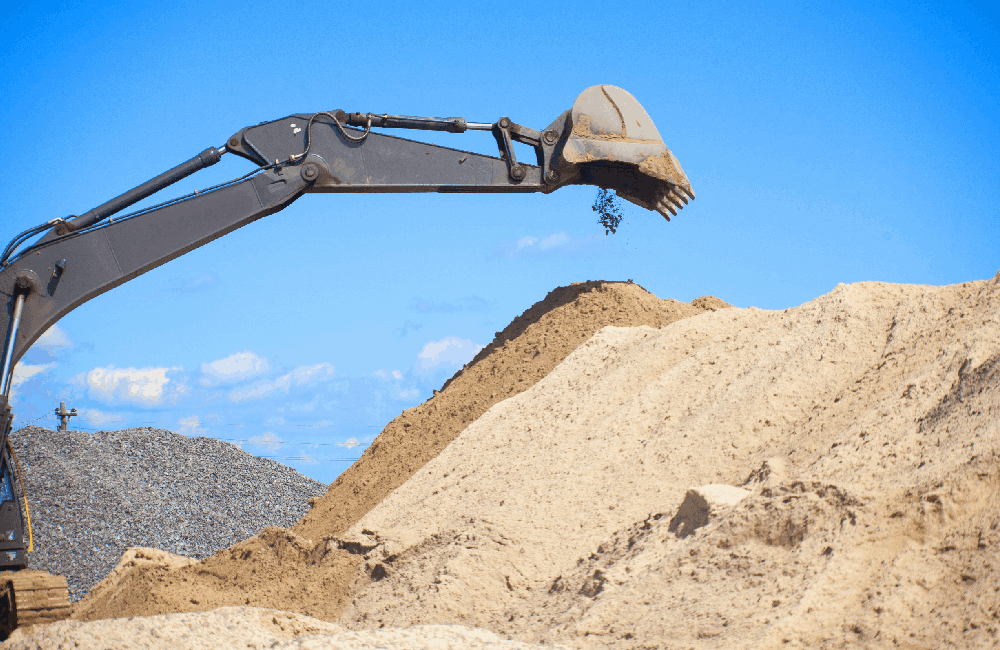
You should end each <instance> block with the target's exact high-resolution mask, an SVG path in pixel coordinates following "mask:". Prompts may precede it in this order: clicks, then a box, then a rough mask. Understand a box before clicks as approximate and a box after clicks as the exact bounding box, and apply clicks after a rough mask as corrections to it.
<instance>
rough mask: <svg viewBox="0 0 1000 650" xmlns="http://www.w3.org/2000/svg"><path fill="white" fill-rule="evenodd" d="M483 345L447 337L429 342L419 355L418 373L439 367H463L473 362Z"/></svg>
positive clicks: (455, 337)
mask: <svg viewBox="0 0 1000 650" xmlns="http://www.w3.org/2000/svg"><path fill="white" fill-rule="evenodd" d="M482 349H483V346H482V345H478V344H476V343H473V342H472V341H471V340H469V339H460V338H458V337H457V336H446V337H445V338H443V339H441V340H440V341H429V342H428V343H427V344H426V345H424V348H423V349H422V350H421V351H420V353H419V354H418V355H417V368H418V371H428V370H432V369H434V368H436V367H438V366H442V365H445V366H462V365H464V364H466V363H468V362H469V361H471V360H472V358H473V357H474V356H476V353H477V352H479V351H480V350H482Z"/></svg>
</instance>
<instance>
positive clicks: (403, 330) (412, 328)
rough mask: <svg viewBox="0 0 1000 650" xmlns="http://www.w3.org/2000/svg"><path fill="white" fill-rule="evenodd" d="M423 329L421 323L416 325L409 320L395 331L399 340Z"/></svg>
mask: <svg viewBox="0 0 1000 650" xmlns="http://www.w3.org/2000/svg"><path fill="white" fill-rule="evenodd" d="M421 327H423V325H422V324H421V323H414V322H413V321H410V320H408V321H405V322H404V323H403V325H402V327H397V328H396V329H395V333H396V336H398V337H399V338H403V337H405V336H406V335H407V334H409V333H410V332H416V331H417V330H418V329H420V328H421Z"/></svg>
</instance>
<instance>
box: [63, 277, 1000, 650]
mask: <svg viewBox="0 0 1000 650" xmlns="http://www.w3.org/2000/svg"><path fill="white" fill-rule="evenodd" d="M546 302H547V304H548V306H547V307H544V308H541V307H540V305H544V304H545V303H546ZM696 303H697V304H691V305H685V304H683V303H675V302H673V301H659V299H657V298H655V297H653V296H651V295H650V294H648V293H646V292H644V291H643V290H642V289H640V288H639V287H637V286H635V285H630V284H606V283H588V284H587V285H574V286H573V287H568V288H563V289H560V290H556V291H554V292H552V293H551V294H550V295H549V296H548V297H547V298H546V301H543V303H540V305H536V306H535V307H533V308H532V310H529V311H528V312H526V313H525V314H524V315H523V316H522V317H520V318H519V319H518V320H516V321H515V322H514V323H512V324H511V325H510V326H509V327H508V328H507V329H505V330H504V332H502V333H499V334H498V337H497V340H496V341H495V342H494V344H493V345H491V347H490V348H488V349H487V350H484V351H483V353H482V354H481V355H480V356H479V357H477V359H476V360H475V361H474V362H472V363H470V364H469V366H468V367H467V368H466V369H465V370H464V372H462V373H460V374H459V375H457V376H456V377H455V378H453V379H452V380H451V381H450V382H449V384H448V385H447V386H446V387H445V389H444V390H443V391H442V392H441V393H439V394H438V395H437V396H435V398H434V399H432V400H430V401H429V402H428V403H426V404H424V405H422V406H421V407H418V409H413V410H411V411H408V412H407V413H404V414H403V415H402V416H400V418H398V419H397V420H396V421H394V422H393V424H391V425H390V426H389V427H387V429H386V432H385V433H384V434H383V436H384V438H380V441H379V445H378V448H375V445H373V449H371V450H369V452H367V453H366V458H367V459H368V460H367V461H366V465H363V466H359V467H358V471H356V472H354V473H351V474H350V475H348V474H345V476H344V477H343V479H342V480H341V481H338V483H335V484H334V485H332V486H331V488H330V491H329V492H328V494H327V496H326V497H324V499H323V500H322V501H321V502H320V504H318V505H317V507H316V508H315V509H314V511H313V512H312V513H310V516H308V517H306V518H305V519H303V520H302V521H301V522H300V523H299V524H297V525H296V527H295V529H293V530H291V531H285V530H280V529H269V530H267V531H265V532H264V533H263V534H262V535H260V536H258V537H257V538H254V539H251V540H247V541H246V542H243V543H241V544H239V545H237V546H235V547H233V548H231V549H228V550H227V551H224V552H222V553H219V554H218V555H216V556H215V557H213V558H210V559H208V560H205V561H204V562H201V563H189V562H187V561H184V560H183V559H178V558H176V557H170V556H166V555H157V554H156V553H154V552H153V551H136V552H133V554H132V556H131V557H129V556H126V558H123V561H122V564H121V565H120V569H119V570H116V572H115V573H114V574H113V575H112V576H109V578H108V579H107V580H106V581H104V582H103V583H101V585H99V586H98V587H97V588H95V589H94V590H93V591H92V592H91V594H89V595H88V596H87V598H85V599H84V600H83V601H81V603H79V604H78V607H77V609H76V610H75V613H74V616H75V617H76V618H77V619H100V618H107V617H110V616H124V615H138V614H142V615H148V614H154V613H161V612H168V611H193V610H195V609H215V608H216V607H219V606H220V605H223V604H226V605H258V606H270V607H280V608H281V609H286V610H291V611H295V612H300V613H302V614H308V615H311V616H315V617H316V618H318V619H323V620H325V621H329V622H331V623H336V624H338V625H341V626H344V627H345V628H348V629H349V630H353V631H355V632H356V633H359V634H361V633H368V632H371V631H374V630H390V631H393V632H392V633H393V634H395V633H396V631H402V630H412V629H414V628H413V626H424V625H430V626H435V625H451V626H461V627H456V628H449V629H453V630H460V631H462V634H465V633H466V631H468V633H469V634H473V635H482V634H492V635H494V636H493V637H489V638H490V639H491V640H490V642H491V643H492V642H494V641H497V642H502V641H504V640H506V639H513V640H514V641H520V642H522V643H526V644H533V643H560V644H565V645H567V646H571V647H577V648H616V649H617V648H625V649H633V648H634V649H636V650H638V649H640V648H653V647H656V648H678V649H679V648H685V649H689V648H693V649H696V650H702V649H705V650H707V649H710V648H711V649H715V648H727V649H728V648H848V647H850V648H853V647H865V648H913V649H916V648H927V649H932V648H934V649H936V648H941V647H953V648H963V649H965V648H968V649H970V650H971V649H973V648H985V647H996V646H997V645H998V643H1000V638H998V635H1000V568H998V563H997V557H1000V554H998V551H1000V463H998V461H1000V448H998V447H1000V395H998V388H1000V274H998V275H997V277H994V278H993V279H991V280H985V281H977V282H968V283H964V284H959V285H951V286H945V287H930V286H914V285H892V284H886V283H879V282H864V283H859V284H852V285H839V286H838V287H837V288H836V289H834V290H833V291H832V292H830V293H829V294H827V295H824V296H821V297H819V298H817V299H815V300H813V301H810V302H808V303H806V304H804V305H801V306H799V307H795V308H792V309H787V310H783V311H764V310H759V309H754V308H748V309H737V308H726V309H714V310H713V309H711V308H712V307H724V306H725V304H724V303H721V301H715V300H704V301H701V302H699V301H696ZM705 307H709V308H710V309H707V310H706V309H705ZM536 308H538V309H537V310H536ZM533 310H536V311H533ZM637 314H638V316H637ZM640 317H642V318H646V319H647V320H650V321H653V322H644V323H636V322H634V321H636V320H639V318H640ZM613 318H618V319H620V320H619V321H618V322H617V323H616V322H609V321H610V319H613ZM602 319H603V320H602ZM656 319H662V320H656ZM579 323H586V325H585V326H584V325H579V326H576V324H579ZM607 325H610V326H607ZM557 330H558V331H557ZM539 359H544V361H539ZM452 391H454V393H453V395H454V399H453V400H446V399H444V398H445V397H448V396H449V393H451V392H452ZM460 396H461V397H460ZM487 396H488V397H487ZM432 407H434V408H433V409H432ZM418 415H419V417H418ZM406 424H409V425H410V426H409V427H407V426H405V425H406ZM386 433H388V434H390V435H386ZM390 441H392V444H389V442H390ZM427 448H433V449H436V451H435V453H433V454H430V453H427V454H425V455H423V456H420V457H419V458H417V459H409V458H405V456H406V455H407V453H415V452H416V450H423V449H427ZM407 450H409V451H407ZM397 461H398V462H399V463H401V465H400V466H401V467H402V468H403V469H401V470H398V471H397V470H396V469H395V466H394V465H393V463H395V462H397ZM402 463H406V464H402ZM364 467H367V471H361V470H362V469H363V468H364ZM737 488H740V489H737ZM712 495H716V496H712ZM718 495H722V497H725V498H721V497H719V498H717V497H718ZM336 500H340V502H341V503H343V504H345V505H344V506H343V509H338V508H335V507H334V505H335V502H336ZM346 504H349V505H346ZM130 563H131V564H130ZM168 565H171V566H168ZM236 594H240V598H243V599H244V600H245V602H223V601H226V600H227V599H228V600H229V601H232V600H234V599H235V595H236ZM185 598H186V599H187V601H185V600H184V599H185ZM262 603H268V605H263V604H262ZM270 603H274V604H273V605H269V604H270ZM95 624H100V622H98V623H95ZM108 624H109V625H110V624H111V623H110V622H109V623H108ZM113 625H118V623H114V624H113ZM213 625H214V624H213ZM218 629H221V628H218V627H210V626H206V627H205V634H206V635H209V634H215V633H216V632H217V630H218ZM426 629H428V630H430V629H432V628H426ZM433 629H437V628H433ZM80 633H81V634H82V632H80ZM399 633H403V632H399ZM407 633H408V632H407ZM428 634H430V632H428ZM65 638H67V639H70V638H74V637H72V635H70V634H69V633H67V636H66V637H65ZM305 638H306V637H301V638H300V639H294V640H292V641H289V643H299V646H297V647H307V646H306V645H305V644H304V642H302V641H301V640H302V639H305ZM317 638H318V637H317ZM409 638H411V639H412V638H413V637H409ZM425 645H426V644H425ZM192 647H196V646H192ZM217 647H225V646H217ZM234 647H235V646H234ZM309 647H312V646H309ZM315 647H325V646H315ZM331 647H336V646H331ZM418 647H423V646H419V643H418ZM426 647H431V646H430V645H426ZM456 647H458V646H456Z"/></svg>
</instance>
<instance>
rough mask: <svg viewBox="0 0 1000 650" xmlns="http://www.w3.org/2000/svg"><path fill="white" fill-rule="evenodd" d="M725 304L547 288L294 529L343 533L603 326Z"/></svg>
mask: <svg viewBox="0 0 1000 650" xmlns="http://www.w3.org/2000/svg"><path fill="white" fill-rule="evenodd" d="M725 307H729V304H727V303H726V302H724V301H722V300H719V299H718V298H715V297H713V296H705V297H703V298H698V299H696V300H693V301H692V302H691V303H690V304H689V303H683V302H679V301H677V300H670V299H666V300H661V299H660V298H657V297H656V296H654V295H653V294H651V293H649V292H648V291H646V290H645V289H643V288H642V287H640V286H639V285H637V284H634V283H632V282H627V283H626V282H577V283H574V284H572V285H570V286H568V287H559V288H558V289H555V290H554V291H551V292H549V294H548V295H547V296H545V298H544V299H543V300H541V301H539V302H537V303H535V304H534V305H532V306H531V308H530V309H528V310H527V311H525V312H524V313H523V314H521V315H520V316H518V317H517V318H515V319H514V320H513V321H512V322H511V323H510V325H508V326H507V327H505V328H504V330H503V331H502V332H497V333H496V338H494V339H493V341H492V342H491V343H490V344H489V345H487V346H486V347H485V348H483V349H482V350H480V351H479V354H477V355H476V357H475V358H474V359H473V360H472V361H470V362H469V363H468V364H467V365H466V367H465V368H464V369H463V370H460V371H459V372H457V373H456V374H455V376H454V377H452V378H451V379H449V380H448V382H447V383H445V385H444V387H443V388H442V390H441V391H440V392H439V393H438V394H437V395H435V396H434V397H432V398H431V399H429V400H427V401H426V402H425V403H423V404H421V405H420V406H418V407H416V408H414V409H410V410H408V411H404V412H403V413H402V414H401V415H400V416H399V417H398V418H396V419H395V420H393V421H392V422H390V423H389V424H388V426H386V428H385V430H384V431H382V433H381V435H379V437H378V438H377V439H376V440H375V442H374V443H372V445H371V446H370V447H369V448H368V449H367V450H366V451H365V453H364V454H363V455H362V457H361V458H360V459H359V460H358V461H357V462H356V463H354V464H353V465H352V466H351V467H350V468H348V470H347V471H345V472H344V473H343V474H342V475H340V476H339V477H338V478H337V480H336V481H334V482H333V483H332V484H331V485H330V489H329V490H328V492H327V493H326V496H325V497H324V498H323V499H321V500H320V501H319V503H317V504H316V506H315V507H314V508H313V510H311V511H310V512H309V513H307V514H306V515H305V517H303V518H302V520H301V521H300V522H299V523H298V524H296V525H295V526H294V527H293V530H294V531H295V532H296V533H298V534H300V535H302V536H303V537H307V538H310V539H321V538H323V537H325V536H328V535H333V534H339V533H342V532H343V531H345V530H347V529H348V528H349V527H350V526H351V525H352V524H354V523H355V522H356V521H357V520H358V518H359V517H361V516H362V515H364V514H365V513H366V512H368V511H369V510H371V508H372V507H373V506H375V504H377V503H379V502H380V501H381V500H382V499H384V498H385V496H386V495H387V494H389V493H390V492H392V491H393V490H395V489H396V488H397V487H399V486H400V485H402V484H403V483H404V482H405V481H406V480H407V479H409V478H410V476H412V475H413V473H414V472H415V471H417V470H418V469H420V468H421V467H423V466H424V464H425V463H426V462H427V461H429V460H430V459H432V458H434V457H435V456H437V455H438V454H439V453H441V450H442V449H444V447H445V446H447V445H448V444H449V443H450V442H451V441H452V440H454V439H455V436H457V435H458V434H459V433H460V432H461V431H462V429H464V428H465V427H467V426H468V425H469V424H470V423H471V422H473V421H474V420H475V419H476V418H478V417H479V416H480V415H482V414H483V413H485V412H486V411H487V410H488V409H489V408H490V407H491V406H493V405H494V404H498V403H499V402H502V401H503V400H505V399H507V398H508V397H513V396H514V395H517V394H519V393H522V392H523V391H525V390H527V389H528V388H530V387H531V386H533V385H534V384H535V383H536V382H537V381H538V380H540V379H541V378H543V377H545V376H546V375H547V374H549V372H551V371H552V369H553V368H555V367H556V366H557V365H559V364H560V363H562V361H563V359H565V358H566V356H567V355H568V354H569V353H570V352H572V351H573V350H575V349H576V348H577V347H578V346H579V345H580V344H582V343H583V342H584V341H586V340H587V339H589V338H590V337H591V336H593V335H594V333H595V332H596V331H597V330H599V329H601V328H602V327H604V326H605V325H617V326H619V327H635V326H638V325H648V326H650V327H663V326H665V325H667V324H669V323H672V322H674V321H676V320H679V319H681V318H687V317H689V316H695V315H697V314H700V313H702V312H704V311H713V310H716V309H722V308H725Z"/></svg>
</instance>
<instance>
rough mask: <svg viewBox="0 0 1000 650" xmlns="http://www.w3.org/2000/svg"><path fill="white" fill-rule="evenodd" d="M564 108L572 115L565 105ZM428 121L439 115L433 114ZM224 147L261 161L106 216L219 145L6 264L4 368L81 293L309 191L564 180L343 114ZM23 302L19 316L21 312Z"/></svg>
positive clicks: (266, 129) (539, 184)
mask: <svg viewBox="0 0 1000 650" xmlns="http://www.w3.org/2000/svg"><path fill="white" fill-rule="evenodd" d="M339 113H340V114H341V115H344V114H343V113H342V112H339ZM409 119H411V120H417V119H419V118H409ZM452 119H457V118H452ZM560 119H561V120H563V122H565V116H562V117H561V118H560ZM381 122H382V123H383V124H384V123H386V122H387V120H385V119H382V120H381ZM558 122H559V120H557V123H558ZM389 123H391V121H389ZM449 123H454V122H451V121H450V120H449ZM508 123H509V120H508ZM509 126H510V125H509V124H508V127H509ZM514 126H515V127H516V125H514ZM418 128H421V127H418ZM424 128H438V129H440V128H441V125H440V124H439V123H434V122H430V123H429V126H428V127H424ZM563 128H564V127H560V131H562V130H563ZM307 136H308V142H307ZM518 139H520V138H518ZM552 144H553V145H554V144H555V143H554V142H553V143H552ZM307 147H308V151H306V149H307ZM548 148H549V149H550V150H554V146H550V147H548ZM226 150H227V151H229V152H232V153H235V154H237V155H239V156H242V157H244V158H247V159H249V160H252V161H254V162H256V163H258V164H260V165H262V169H261V170H260V172H259V173H257V174H256V175H253V176H252V177H250V178H246V179H245V180H242V181H239V182H235V183H232V184H229V185H226V186H223V187H220V188H218V189H215V190H213V191H208V192H206V193H201V194H197V195H194V196H191V197H190V198H186V199H183V200H179V201H177V202H174V203H170V204H168V205H165V206H164V207H160V208H157V209H152V210H149V211H144V212H140V213H138V214H136V215H134V216H128V215H127V216H126V217H124V218H119V219H117V220H114V221H110V222H107V221H105V222H103V223H101V221H102V220H104V219H106V218H107V217H108V216H110V215H112V214H114V213H115V212H116V211H118V210H121V209H122V208H124V207H127V206H128V205H131V204H133V203H135V202H136V201H139V200H141V199H142V198H144V197H146V196H149V195H150V194H152V193H153V192H155V191H157V190H158V189H161V188H162V187H165V186H166V185H169V184H171V183H173V182H176V181H177V180H179V179H180V178H183V177H184V176H187V175H188V174H190V173H192V172H194V171H196V170H197V169H201V168H202V167H205V166H208V165H210V164H213V163H214V162H215V161H216V160H218V156H219V155H220V154H219V152H218V151H217V150H216V149H214V148H213V149H209V150H206V152H203V153H202V154H200V155H199V156H197V157H195V158H193V159H191V160H190V161H188V162H186V163H184V164H182V165H179V166H178V167H175V168H174V169H172V170H170V171H169V172H166V173H164V174H161V175H160V176H158V177H157V178H155V179H153V180H151V181H149V182H147V183H144V184H143V185H141V186H139V187H138V188H136V189H134V190H131V191H129V192H127V193H125V194H123V195H122V196H120V197H118V198H117V199H114V200H113V201H109V202H108V203H106V204H104V205H102V206H100V207H99V208H95V209H94V210H91V211H89V212H88V213H86V214H85V215H83V216H82V217H76V218H73V219H70V220H69V221H67V222H66V223H64V224H58V225H57V226H56V227H55V228H53V229H52V230H51V231H49V233H48V234H47V235H46V236H45V237H43V238H42V239H41V241H40V242H39V243H38V244H35V245H33V246H31V247H29V248H27V249H25V250H24V251H23V252H21V253H20V254H19V255H18V256H17V258H16V259H14V261H13V262H10V263H9V264H8V265H7V266H6V267H4V268H3V269H2V271H0V303H2V305H3V306H2V307H0V337H4V339H6V344H5V345H4V347H3V348H0V359H2V358H3V356H4V353H5V352H7V353H8V354H7V355H6V357H7V359H6V360H7V364H6V365H7V368H9V369H13V367H14V365H15V364H16V363H17V361H18V360H19V359H20V358H21V357H22V356H23V355H24V353H25V352H27V350H28V348H29V347H30V346H31V345H32V343H34V342H35V341H36V340H37V339H38V337H39V336H41V334H42V333H43V332H45V330H47V329H48V328H49V327H51V326H52V325H53V324H55V323H56V322H57V321H58V320H59V319H60V318H62V317H63V316H65V315H66V314H67V313H69V312H70V311H72V310H73V309H75V308H76V307H78V306H80V305H81V304H83V303H85V302H87V301H88V300H90V299H92V298H94V297H96V296H98V295H100V294H102V293H104V292H106V291H109V290H111V289H113V288H115V287H117V286H118V285H120V284H123V283H125V282H128V281H129V280H131V279H132V278H135V277H137V276H139V275H141V274H143V273H145V272H146V271H149V270H151V269H153V268H156V267H157V266H160V265H162V264H165V263H166V262H169V261H170V260H172V259H174V258H176V257H179V256H181V255H183V254H185V253H187V252H188V251H191V250H194V249H195V248H198V247H199V246H203V245H204V244H207V243H208V242H210V241H212V240H213V239H217V238H219V237H222V236H223V235H225V234H227V233H229V232H231V231H233V230H235V229H236V228H239V227H241V226H244V225H246V224H248V223H250V222H252V221H255V220H257V219H260V218H261V217H264V216H267V215H269V214H272V213H274V212H277V211H278V210H281V209H283V208H284V207H285V206H287V205H288V204H289V203H291V202H292V201H294V200H295V199H297V198H298V197H299V196H301V195H302V194H304V193H306V192H551V191H552V190H554V189H555V188H556V184H555V183H553V182H552V181H549V182H548V183H546V182H545V180H544V179H543V174H542V168H541V167H538V166H533V165H522V164H517V163H514V164H516V167H514V169H515V170H517V169H520V172H519V173H516V174H514V173H511V169H512V167H511V164H512V161H511V160H509V159H505V158H506V157H505V158H494V157H490V156H484V155H480V154H476V153H471V152H467V151H459V150H456V149H449V148H447V147H440V146H436V145H430V144H426V143H422V142H416V141H413V140H407V139H403V138H397V137H393V136H389V135H382V134H379V133H367V134H366V132H362V131H357V130H355V129H350V128H345V127H344V126H343V125H342V124H337V123H335V118H334V116H333V115H331V114H315V115H292V116H289V117H286V118H284V119H280V120H275V121H273V122H266V123H263V124H259V125H257V126H253V127H248V128H246V129H243V130H241V131H239V132H238V133H237V134H235V135H234V136H233V137H232V138H230V139H229V141H228V142H227V144H226ZM303 153H305V154H306V155H304V156H303V155H302V154H303ZM549 154H550V156H551V155H552V152H551V151H550V152H549ZM539 158H543V156H542V155H541V154H540V155H539ZM515 176H519V177H517V178H516V177H515ZM568 176H569V175H567V177H568ZM18 296H21V297H22V298H21V299H20V300H18ZM18 302H21V304H22V306H21V308H20V309H19V311H20V318H19V320H18V321H17V322H16V323H13V321H14V317H15V308H16V307H17V304H18ZM12 323H13V324H15V325H16V328H12V327H11V325H12ZM12 329H16V331H12ZM12 333H13V334H15V336H14V338H13V340H11V339H10V334H12ZM0 340H3V339H0ZM0 372H2V370H0ZM4 379H7V380H8V382H9V376H8V377H0V385H3V384H4V383H5V382H4V381H3V380H4ZM7 388H8V390H9V386H7ZM0 392H2V391H0Z"/></svg>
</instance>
